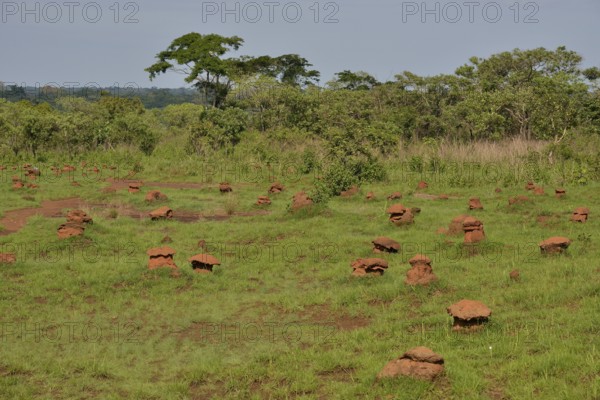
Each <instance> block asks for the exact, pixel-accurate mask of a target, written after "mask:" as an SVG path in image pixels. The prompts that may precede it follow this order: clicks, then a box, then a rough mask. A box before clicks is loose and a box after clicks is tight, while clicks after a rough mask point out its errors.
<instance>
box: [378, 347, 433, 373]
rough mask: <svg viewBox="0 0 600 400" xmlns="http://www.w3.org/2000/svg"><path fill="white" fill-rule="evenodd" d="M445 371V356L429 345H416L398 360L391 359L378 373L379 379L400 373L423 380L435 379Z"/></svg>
mask: <svg viewBox="0 0 600 400" xmlns="http://www.w3.org/2000/svg"><path fill="white" fill-rule="evenodd" d="M442 372H444V358H443V357H442V356H440V355H439V354H436V353H434V352H433V351H432V350H431V349H428V348H427V347H415V348H414V349H411V350H409V351H407V352H406V353H404V354H403V355H402V356H400V357H399V358H397V359H396V360H393V361H390V362H389V363H387V364H386V366H385V367H383V369H382V370H381V371H380V372H379V374H377V379H384V378H396V377H398V376H400V375H402V376H409V377H411V378H415V379H421V380H428V381H432V380H434V379H435V378H436V377H437V376H438V375H440V374H441V373H442Z"/></svg>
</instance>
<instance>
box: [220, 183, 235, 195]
mask: <svg viewBox="0 0 600 400" xmlns="http://www.w3.org/2000/svg"><path fill="white" fill-rule="evenodd" d="M219 191H220V192H221V193H230V192H233V188H232V187H231V185H230V184H229V183H227V182H221V183H220V184H219Z"/></svg>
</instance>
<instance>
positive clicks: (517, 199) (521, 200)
mask: <svg viewBox="0 0 600 400" xmlns="http://www.w3.org/2000/svg"><path fill="white" fill-rule="evenodd" d="M528 201H530V200H529V197H527V196H517V197H511V198H510V199H508V205H509V206H512V205H515V204H520V203H526V202H528Z"/></svg>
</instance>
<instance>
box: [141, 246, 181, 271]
mask: <svg viewBox="0 0 600 400" xmlns="http://www.w3.org/2000/svg"><path fill="white" fill-rule="evenodd" d="M175 253H176V251H175V250H174V249H172V248H171V247H169V246H164V247H157V248H154V249H149V250H148V251H147V252H146V254H148V257H149V260H148V269H158V268H171V269H177V265H175V261H174V260H173V256H174V255H175Z"/></svg>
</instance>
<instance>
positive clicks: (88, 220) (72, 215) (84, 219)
mask: <svg viewBox="0 0 600 400" xmlns="http://www.w3.org/2000/svg"><path fill="white" fill-rule="evenodd" d="M67 222H74V223H77V224H93V223H94V220H93V219H92V217H90V216H89V215H87V213H86V212H85V211H83V210H71V211H69V212H68V213H67Z"/></svg>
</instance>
